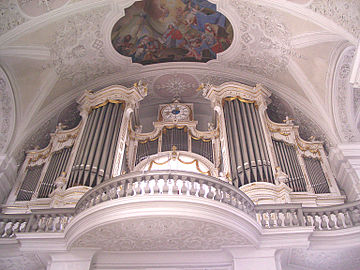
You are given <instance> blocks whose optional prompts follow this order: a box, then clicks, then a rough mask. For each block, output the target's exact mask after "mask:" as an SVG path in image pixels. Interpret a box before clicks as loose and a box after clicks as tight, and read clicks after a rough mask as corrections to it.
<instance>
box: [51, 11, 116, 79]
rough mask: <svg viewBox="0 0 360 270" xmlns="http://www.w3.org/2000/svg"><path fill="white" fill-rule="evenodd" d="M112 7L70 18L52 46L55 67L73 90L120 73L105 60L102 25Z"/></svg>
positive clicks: (57, 34) (55, 35) (56, 34)
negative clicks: (76, 86) (73, 87)
mask: <svg viewBox="0 0 360 270" xmlns="http://www.w3.org/2000/svg"><path fill="white" fill-rule="evenodd" d="M109 11H110V8H109V7H102V8H98V9H93V10H91V11H89V12H84V13H80V14H76V15H73V16H70V17H67V18H66V19H65V20H64V21H63V22H62V23H59V26H58V27H57V30H56V31H55V33H54V35H53V37H52V39H51V40H52V42H51V44H50V45H49V47H50V51H51V56H52V61H53V66H54V68H55V71H56V73H57V74H58V75H59V76H60V77H61V78H62V79H68V80H71V81H72V84H73V86H75V85H80V84H81V83H84V82H87V81H93V80H94V79H96V78H98V77H100V76H104V75H108V74H111V73H114V72H115V71H119V70H120V69H121V68H120V67H116V66H115V65H113V64H111V63H110V62H109V61H108V60H107V59H106V58H105V56H104V54H103V50H104V34H103V32H102V31H101V25H102V22H103V21H104V18H105V16H106V14H107V13H108V12H109Z"/></svg>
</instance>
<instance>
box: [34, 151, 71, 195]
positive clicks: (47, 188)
mask: <svg viewBox="0 0 360 270" xmlns="http://www.w3.org/2000/svg"><path fill="white" fill-rule="evenodd" d="M71 150H72V147H67V148H63V149H61V150H59V151H57V152H55V153H53V154H52V156H51V159H50V162H49V166H48V167H47V170H46V173H45V176H44V179H43V181H42V182H41V185H40V189H39V192H38V196H37V197H38V198H47V197H48V196H49V194H50V193H51V192H52V191H53V190H54V189H55V185H54V182H55V180H56V178H58V177H59V176H60V175H61V173H62V172H63V171H65V170H66V167H67V164H68V160H69V157H70V153H71Z"/></svg>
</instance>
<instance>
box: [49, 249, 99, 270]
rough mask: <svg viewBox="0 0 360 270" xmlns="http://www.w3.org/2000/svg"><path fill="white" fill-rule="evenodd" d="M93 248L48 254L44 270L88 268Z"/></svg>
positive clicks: (78, 269)
mask: <svg viewBox="0 0 360 270" xmlns="http://www.w3.org/2000/svg"><path fill="white" fill-rule="evenodd" d="M95 252H96V251H95V250H76V251H75V250H72V251H68V252H56V253H52V254H50V257H51V260H50V262H49V263H48V266H47V268H46V270H75V269H76V270H89V269H90V266H91V261H92V258H93V255H94V253H95Z"/></svg>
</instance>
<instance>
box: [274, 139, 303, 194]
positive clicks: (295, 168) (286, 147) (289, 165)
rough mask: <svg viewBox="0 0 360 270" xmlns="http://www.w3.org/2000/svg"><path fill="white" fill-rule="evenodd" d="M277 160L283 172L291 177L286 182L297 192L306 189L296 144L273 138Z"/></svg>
mask: <svg viewBox="0 0 360 270" xmlns="http://www.w3.org/2000/svg"><path fill="white" fill-rule="evenodd" d="M273 145H274V149H275V156H276V160H277V162H278V164H279V166H280V168H281V170H282V171H283V172H285V173H286V174H287V175H288V176H289V177H288V179H287V181H286V183H285V184H287V185H288V186H289V187H291V188H292V190H294V191H297V192H303V191H306V183H305V178H304V174H303V172H302V170H301V167H300V164H299V161H298V157H297V154H296V149H295V146H294V145H291V144H288V143H286V142H284V141H278V140H273Z"/></svg>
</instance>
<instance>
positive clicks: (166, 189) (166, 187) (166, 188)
mask: <svg viewBox="0 0 360 270" xmlns="http://www.w3.org/2000/svg"><path fill="white" fill-rule="evenodd" d="M163 178H164V186H163V194H169V182H170V180H169V175H168V174H165V175H164V177H163Z"/></svg>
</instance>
